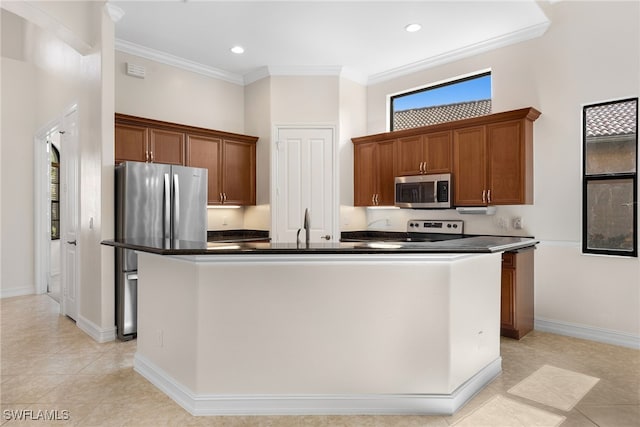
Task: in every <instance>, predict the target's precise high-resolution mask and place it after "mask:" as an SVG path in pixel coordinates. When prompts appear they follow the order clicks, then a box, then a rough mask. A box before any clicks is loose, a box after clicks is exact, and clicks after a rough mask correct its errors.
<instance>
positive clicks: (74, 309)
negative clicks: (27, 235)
mask: <svg viewBox="0 0 640 427" xmlns="http://www.w3.org/2000/svg"><path fill="white" fill-rule="evenodd" d="M34 142H35V147H34V149H35V152H34V190H35V212H36V215H35V221H34V222H35V224H34V225H35V256H36V259H35V281H36V283H35V285H36V286H35V287H36V293H37V294H47V295H49V296H50V297H51V298H53V299H54V300H56V301H57V302H58V303H59V304H60V312H61V313H62V314H64V315H66V316H68V317H70V318H72V319H74V320H75V319H76V317H77V314H78V293H79V290H78V277H79V271H78V269H79V262H78V259H79V251H78V246H77V228H78V217H79V203H78V201H79V161H78V153H79V141H78V109H77V105H75V104H74V105H72V106H71V107H70V108H69V109H68V110H66V112H65V113H64V115H63V116H62V117H60V118H59V119H57V120H54V121H52V122H51V123H49V124H48V125H47V126H45V127H44V128H43V130H42V131H40V132H39V133H37V134H36V136H35V138H34Z"/></svg>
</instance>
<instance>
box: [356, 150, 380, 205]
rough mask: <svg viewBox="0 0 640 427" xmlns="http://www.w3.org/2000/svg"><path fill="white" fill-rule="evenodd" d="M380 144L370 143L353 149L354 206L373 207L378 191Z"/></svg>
mask: <svg viewBox="0 0 640 427" xmlns="http://www.w3.org/2000/svg"><path fill="white" fill-rule="evenodd" d="M377 146H378V143H377V142H368V143H363V144H356V145H354V147H353V159H354V163H353V187H354V192H353V204H354V206H373V205H374V202H375V194H376V191H377V187H378V184H377V175H376V169H377V165H378V150H377Z"/></svg>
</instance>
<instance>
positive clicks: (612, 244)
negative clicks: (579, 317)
mask: <svg viewBox="0 0 640 427" xmlns="http://www.w3.org/2000/svg"><path fill="white" fill-rule="evenodd" d="M582 120H583V130H582V131H583V132H582V135H583V153H584V156H583V189H582V214H583V221H582V227H583V231H582V233H583V235H582V251H583V252H585V253H596V254H607V255H623V256H634V257H635V256H638V172H637V170H638V168H637V164H638V134H637V129H638V98H634V99H625V100H621V101H613V102H606V103H601V104H594V105H588V106H585V107H584V109H583V112H582Z"/></svg>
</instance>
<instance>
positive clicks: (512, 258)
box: [502, 252, 516, 268]
mask: <svg viewBox="0 0 640 427" xmlns="http://www.w3.org/2000/svg"><path fill="white" fill-rule="evenodd" d="M515 265H516V254H514V253H512V252H504V253H503V254H502V267H503V268H504V267H507V268H513V267H515Z"/></svg>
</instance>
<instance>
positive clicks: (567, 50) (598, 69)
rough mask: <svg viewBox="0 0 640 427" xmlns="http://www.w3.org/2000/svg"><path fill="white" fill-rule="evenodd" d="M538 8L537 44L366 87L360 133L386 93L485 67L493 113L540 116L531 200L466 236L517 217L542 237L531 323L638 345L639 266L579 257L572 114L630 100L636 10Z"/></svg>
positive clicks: (639, 83)
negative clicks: (535, 112) (544, 22)
mask: <svg viewBox="0 0 640 427" xmlns="http://www.w3.org/2000/svg"><path fill="white" fill-rule="evenodd" d="M540 4H541V6H543V7H544V8H545V13H547V16H548V17H549V18H550V20H551V26H550V28H549V30H548V31H547V33H546V34H545V35H543V36H542V37H540V38H537V39H534V40H530V41H527V42H523V43H519V44H516V45H513V46H509V47H505V48H502V49H498V50H495V51H491V52H488V53H484V54H480V55H477V56H474V57H471V58H467V59H465V60H461V61H457V62H454V63H451V64H446V65H442V66H439V67H435V68H433V69H429V70H425V71H422V72H418V73H414V74H412V75H409V76H405V77H402V78H397V79H394V80H391V81H387V82H384V83H381V84H377V85H374V86H370V87H369V90H368V100H367V103H368V107H367V111H368V129H367V130H368V133H376V132H382V131H385V130H386V129H385V126H386V123H387V120H386V110H385V108H386V96H387V95H388V94H390V93H395V92H398V91H402V90H406V89H408V88H413V87H416V86H420V85H425V84H428V83H430V82H435V81H439V80H442V79H445V78H451V77H454V76H457V75H462V74H466V73H470V72H473V71H476V70H482V69H486V68H490V69H491V71H492V80H493V109H494V111H495V112H498V111H505V110H509V109H515V108H521V107H528V106H533V107H535V108H537V109H539V110H540V111H541V112H542V115H541V117H540V118H539V119H538V120H537V121H536V123H535V127H534V134H535V143H534V150H535V152H534V158H535V171H534V173H535V185H534V188H535V204H534V205H531V206H513V207H499V208H498V213H497V214H496V216H494V217H476V216H460V218H462V219H464V220H465V221H466V223H465V226H466V227H467V230H468V231H470V232H483V233H487V232H494V233H498V234H515V233H519V232H518V231H516V230H513V229H511V228H507V229H504V228H501V227H500V226H499V223H500V220H501V219H502V220H505V221H507V223H510V220H511V218H512V217H513V216H522V218H523V220H524V226H525V230H523V232H524V233H528V234H531V235H535V236H536V237H537V238H539V239H541V240H542V241H543V244H542V245H540V247H539V250H538V251H537V252H536V260H537V268H536V318H537V319H539V320H548V321H551V322H555V323H557V324H558V325H563V324H567V325H568V327H569V328H571V327H573V326H577V327H580V326H586V327H588V328H592V329H594V330H603V331H605V332H606V331H614V332H619V333H622V334H623V335H625V336H627V337H629V336H630V337H632V339H635V340H636V341H637V340H638V336H639V335H640V290H639V288H640V286H639V285H638V284H639V283H640V261H639V260H638V258H633V259H624V258H612V257H601V256H585V255H581V249H580V242H581V233H582V231H581V215H582V206H581V191H582V183H581V109H582V106H583V105H585V104H589V103H595V102H600V101H605V100H611V99H617V98H625V97H631V96H638V93H639V91H640V90H639V89H640V79H639V77H638V76H640V66H639V60H640V59H639V52H640V33H639V28H640V25H639V19H640V11H639V8H640V4H639V3H638V2H620V3H614V2H554V3H552V4H547V3H545V2H541V3H540ZM412 214H413V215H414V217H415V216H423V215H424V213H423V212H413V213H411V211H403V212H398V213H396V212H389V211H387V212H375V213H373V214H372V218H381V217H383V216H386V217H389V218H391V221H392V224H393V225H394V226H395V227H401V226H402V224H403V221H404V220H406V219H407V217H410V216H411V215H412ZM429 215H430V216H431V215H432V214H431V213H429ZM434 215H436V216H438V215H445V214H438V213H434ZM445 216H448V217H451V216H455V214H453V215H451V214H450V213H447V214H446V215H445ZM633 337H635V338H633Z"/></svg>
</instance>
